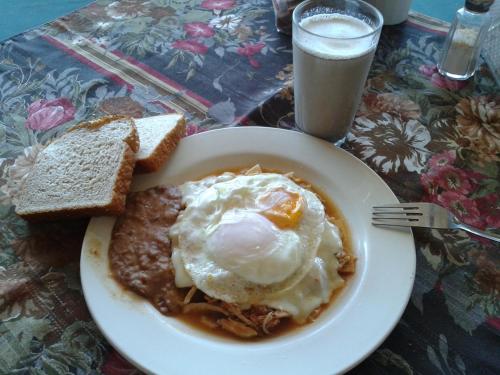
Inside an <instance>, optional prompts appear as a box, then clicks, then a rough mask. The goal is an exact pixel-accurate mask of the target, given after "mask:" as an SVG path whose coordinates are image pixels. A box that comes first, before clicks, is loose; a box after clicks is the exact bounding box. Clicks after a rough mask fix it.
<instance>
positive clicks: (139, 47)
mask: <svg viewBox="0 0 500 375" xmlns="http://www.w3.org/2000/svg"><path fill="white" fill-rule="evenodd" d="M164 3H165V1H164V0H152V1H150V2H142V1H138V0H127V1H122V2H113V1H111V0H99V1H98V2H96V3H95V4H93V5H91V6H89V7H87V8H84V9H82V10H80V11H78V12H76V13H72V14H71V15H69V16H66V17H63V18H60V19H58V20H57V21H55V22H53V23H51V24H49V25H46V26H44V27H42V28H39V29H35V30H33V31H31V32H28V33H24V34H22V35H18V36H16V37H14V38H12V39H9V40H7V41H5V42H2V43H0V228H1V229H0V374H13V373H40V374H42V373H46V374H53V373H55V374H60V373H74V374H88V373H105V374H133V373H137V371H136V370H135V369H134V368H133V367H132V366H131V365H129V364H128V363H127V362H126V361H125V360H124V359H123V358H121V357H120V356H119V355H118V354H117V352H116V351H114V350H113V349H112V348H111V347H110V345H109V344H108V343H107V342H106V340H105V339H104V338H103V336H102V335H101V333H100V332H99V330H98V329H97V327H96V325H95V323H94V322H93V321H92V319H91V317H90V315H89V312H88V310H87V307H86V304H85V300H84V298H83V296H82V291H81V284H80V280H79V255H80V248H81V243H82V238H83V234H84V231H85V228H86V225H87V220H76V221H72V222H64V223H57V222H56V223H45V224H27V223H26V222H25V221H23V220H22V219H20V218H19V217H17V216H16V215H15V213H14V209H13V204H15V201H16V194H17V192H18V190H19V188H20V186H21V185H22V182H23V180H24V179H25V178H26V175H27V174H28V173H29V171H30V168H31V167H32V165H33V163H34V161H35V159H36V155H37V153H38V152H39V151H40V149H41V148H42V147H43V145H44V144H46V143H47V142H48V141H50V140H51V139H54V138H55V137H57V136H59V135H61V134H63V133H64V132H65V131H66V130H67V129H68V128H69V127H71V126H73V125H74V124H76V123H78V122H80V121H82V120H85V119H88V118H91V117H95V116H100V115H102V114H128V115H131V116H134V117H140V116H148V115H154V114H159V113H164V112H168V111H172V110H174V111H183V112H185V113H186V117H187V120H188V127H187V135H190V134H193V133H197V132H201V131H206V130H210V129H216V128H221V127H226V126H238V125H241V124H244V125H265V126H272V127H280V128H285V129H290V130H296V129H295V126H294V120H293V91H292V89H291V83H292V65H291V64H292V55H291V43H290V38H289V37H288V36H285V35H281V34H279V33H277V32H276V31H275V27H274V15H273V11H272V7H271V3H270V1H267V0H251V1H249V0H239V1H236V0H217V1H215V0H204V1H203V2H200V1H196V0H182V1H181V0H178V1H175V2H171V5H170V6H165V4H164ZM444 30H445V29H443V27H442V25H441V24H440V23H439V22H437V21H435V20H432V19H427V18H422V17H420V16H412V17H410V19H409V21H408V22H406V23H404V24H402V25H399V26H394V27H385V28H384V30H383V33H382V37H381V40H380V44H379V47H378V49H377V53H376V56H375V60H374V62H373V65H372V67H371V71H370V75H369V79H368V82H367V84H366V88H365V93H364V96H363V100H362V103H361V106H360V109H359V112H358V114H357V117H356V119H355V121H354V124H353V127H352V131H351V133H350V134H349V136H348V141H347V143H346V144H345V146H344V148H345V149H346V150H347V151H348V152H350V153H352V154H353V155H355V156H356V157H358V158H360V159H361V160H363V161H364V162H365V163H366V164H367V165H368V166H369V167H371V168H372V169H373V170H374V171H375V172H376V173H378V174H379V175H380V176H381V177H382V178H383V179H384V180H385V181H386V183H387V184H388V185H389V186H390V187H391V189H392V190H393V191H394V192H395V194H396V195H397V196H398V198H399V199H400V200H401V201H431V202H436V203H438V204H440V205H442V206H445V207H448V208H449V209H450V210H452V211H453V212H454V213H455V214H457V215H458V216H459V217H460V218H461V219H462V220H463V221H465V222H466V223H469V224H471V225H474V226H477V227H480V228H488V229H489V230H496V231H497V233H498V229H499V228H500V209H499V207H500V194H499V193H500V177H499V167H500V152H499V151H500V122H499V121H500V96H499V95H498V93H499V90H498V86H496V84H495V81H494V80H493V77H492V76H491V72H490V71H489V69H488V67H487V66H485V65H482V66H481V68H480V70H479V71H478V72H477V74H476V75H475V76H474V77H473V78H472V79H471V80H469V81H466V82H457V81H450V80H447V79H444V78H442V77H441V76H440V75H439V74H438V73H437V72H436V67H435V63H436V59H437V56H438V55H439V52H440V48H441V44H442V42H443V38H444ZM414 236H415V243H416V252H417V254H416V255H417V272H416V281H415V285H414V289H413V292H412V296H411V300H410V302H409V304H408V306H407V308H406V310H405V312H404V315H403V317H402V319H401V321H400V322H399V324H398V325H397V326H396V328H395V329H394V331H393V332H392V333H391V335H390V336H389V337H388V338H387V340H386V341H385V342H384V343H383V344H382V345H381V346H380V348H378V350H377V351H375V352H374V353H373V355H371V356H370V357H369V358H367V359H366V360H365V361H364V362H363V363H362V364H360V365H359V366H358V367H356V368H355V369H353V370H352V372H351V373H353V374H383V373H405V374H499V373H500V356H499V355H498V353H499V350H500V340H499V337H498V336H499V333H500V314H499V311H500V302H499V289H500V268H499V265H500V252H499V251H498V250H499V248H498V246H497V245H495V244H493V243H491V242H489V241H486V240H483V239H480V238H477V237H472V236H469V235H468V234H466V233H464V232H461V231H437V230H428V229H418V230H415V231H414ZM402 250H404V249H402ZM387 278H388V282H391V280H390V275H387ZM332 350H333V349H332Z"/></svg>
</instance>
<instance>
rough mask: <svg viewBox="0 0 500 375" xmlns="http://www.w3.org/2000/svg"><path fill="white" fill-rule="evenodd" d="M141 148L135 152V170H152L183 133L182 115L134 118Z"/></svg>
mask: <svg viewBox="0 0 500 375" xmlns="http://www.w3.org/2000/svg"><path fill="white" fill-rule="evenodd" d="M135 126H136V127H137V132H138V134H139V140H140V143H141V148H140V149H139V152H138V153H137V162H136V172H154V171H156V170H158V169H159V168H160V167H161V166H162V165H163V164H164V163H165V162H166V161H167V160H168V159H169V158H170V156H171V155H172V153H173V152H174V150H175V148H176V147H177V144H178V143H179V141H180V140H181V138H182V136H183V135H184V133H185V130H186V127H185V120H184V118H183V117H182V115H180V114H177V113H172V114H168V115H160V116H153V117H146V118H142V119H136V120H135Z"/></svg>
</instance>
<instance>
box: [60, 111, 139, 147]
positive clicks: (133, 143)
mask: <svg viewBox="0 0 500 375" xmlns="http://www.w3.org/2000/svg"><path fill="white" fill-rule="evenodd" d="M120 120H123V121H129V122H131V123H132V131H131V132H130V134H129V135H128V136H127V137H126V138H125V139H124V140H123V141H124V142H126V143H127V144H128V145H129V146H130V148H131V149H132V151H134V152H137V151H139V147H140V142H139V134H138V133H137V128H136V126H135V121H134V119H133V118H132V117H129V116H123V115H108V116H104V117H100V118H98V119H95V120H89V121H85V122H81V123H79V124H77V125H75V126H73V127H72V128H71V129H69V130H68V132H71V131H75V130H78V129H85V130H91V131H94V130H99V129H100V128H102V127H103V126H105V125H107V124H109V123H111V122H114V121H120Z"/></svg>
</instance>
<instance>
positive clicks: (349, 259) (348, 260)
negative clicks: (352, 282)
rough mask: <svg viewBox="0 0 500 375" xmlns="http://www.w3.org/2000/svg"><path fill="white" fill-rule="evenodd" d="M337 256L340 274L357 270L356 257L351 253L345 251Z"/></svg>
mask: <svg viewBox="0 0 500 375" xmlns="http://www.w3.org/2000/svg"><path fill="white" fill-rule="evenodd" d="M336 257H337V259H338V261H339V268H338V272H339V273H340V274H350V273H354V271H355V270H356V257H354V256H352V255H349V254H347V253H346V252H344V251H342V252H340V253H338V254H336Z"/></svg>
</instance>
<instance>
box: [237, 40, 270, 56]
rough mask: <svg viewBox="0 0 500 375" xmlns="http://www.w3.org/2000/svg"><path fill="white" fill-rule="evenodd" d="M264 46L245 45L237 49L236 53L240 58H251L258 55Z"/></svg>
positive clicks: (255, 44) (259, 44) (256, 44)
mask: <svg viewBox="0 0 500 375" xmlns="http://www.w3.org/2000/svg"><path fill="white" fill-rule="evenodd" d="M265 46H266V45H265V44H264V43H262V42H260V43H245V44H244V45H243V47H238V49H237V50H236V52H237V53H238V55H241V56H246V57H251V56H253V55H255V54H256V53H259V52H260V51H261V50H262V48H264V47H265Z"/></svg>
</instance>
